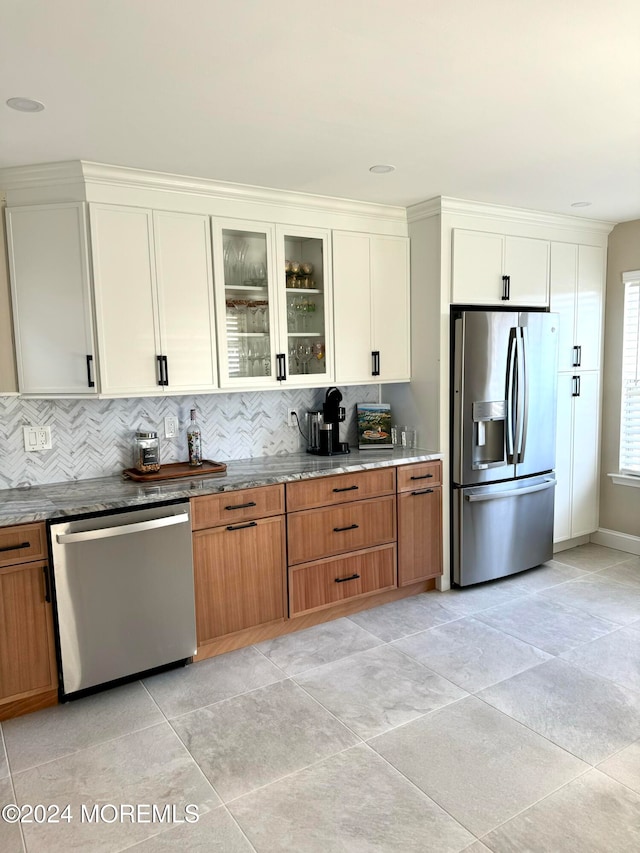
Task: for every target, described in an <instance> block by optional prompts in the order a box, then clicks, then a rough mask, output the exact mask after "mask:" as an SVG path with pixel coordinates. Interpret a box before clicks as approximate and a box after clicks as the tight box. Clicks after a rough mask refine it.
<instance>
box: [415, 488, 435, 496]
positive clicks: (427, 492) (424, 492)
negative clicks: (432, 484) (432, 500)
mask: <svg viewBox="0 0 640 853" xmlns="http://www.w3.org/2000/svg"><path fill="white" fill-rule="evenodd" d="M411 494H412V495H432V494H433V489H420V490H419V491H417V492H411Z"/></svg>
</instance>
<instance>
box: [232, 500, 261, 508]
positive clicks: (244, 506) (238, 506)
mask: <svg viewBox="0 0 640 853" xmlns="http://www.w3.org/2000/svg"><path fill="white" fill-rule="evenodd" d="M250 506H257V504H256V502H255V501H249V503H246V504H229V506H226V507H225V509H248V508H249V507H250Z"/></svg>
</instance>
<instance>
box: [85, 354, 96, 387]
mask: <svg viewBox="0 0 640 853" xmlns="http://www.w3.org/2000/svg"><path fill="white" fill-rule="evenodd" d="M87 385H88V386H89V388H95V387H96V383H95V382H94V380H93V356H92V355H88V356H87Z"/></svg>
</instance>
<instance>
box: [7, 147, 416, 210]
mask: <svg viewBox="0 0 640 853" xmlns="http://www.w3.org/2000/svg"><path fill="white" fill-rule="evenodd" d="M78 182H83V183H84V184H85V185H88V184H93V185H107V186H117V187H124V188H127V189H145V190H157V191H161V192H165V193H166V192H169V193H187V194H189V195H199V196H206V197H209V198H213V199H225V200H230V199H231V200H239V201H247V202H252V203H257V204H264V205H277V206H280V207H283V206H294V207H296V208H298V209H301V208H302V209H307V210H314V211H318V210H321V211H326V212H331V213H340V214H343V215H347V216H358V217H363V218H365V219H372V220H379V221H387V222H401V223H406V221H407V213H406V209H405V208H404V207H399V206H395V205H386V204H376V203H373V202H364V201H354V200H352V199H345V198H337V197H333V196H322V195H315V194H312V193H303V192H297V191H292V190H277V189H270V188H268V187H258V186H252V185H250V184H238V183H232V182H230V181H216V180H212V179H209V178H196V177H191V176H188V175H175V174H171V173H168V172H154V171H149V170H146V169H134V168H131V167H129V166H114V165H109V164H106V163H94V162H92V161H88V160H72V161H67V162H61V163H39V164H36V165H33V166H16V167H10V168H5V169H0V186H2V187H3V189H9V190H18V189H27V188H33V187H36V186H39V187H45V186H58V185H61V184H65V183H66V184H68V183H78Z"/></svg>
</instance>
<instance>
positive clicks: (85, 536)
mask: <svg viewBox="0 0 640 853" xmlns="http://www.w3.org/2000/svg"><path fill="white" fill-rule="evenodd" d="M188 521H189V513H188V512H181V513H179V514H178V515H168V516H166V518H152V519H150V520H149V521H137V522H135V523H134V524H122V525H120V526H117V527H100V528H98V529H97V530H83V531H81V532H79V533H57V534H56V542H57V543H58V544H59V545H71V544H73V543H74V542H90V541H91V540H92V539H110V538H111V537H113V536H125V535H126V534H127V533H142V532H143V531H145V530H155V529H156V528H157V527H171V526H172V525H174V524H185V523H187V522H188Z"/></svg>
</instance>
